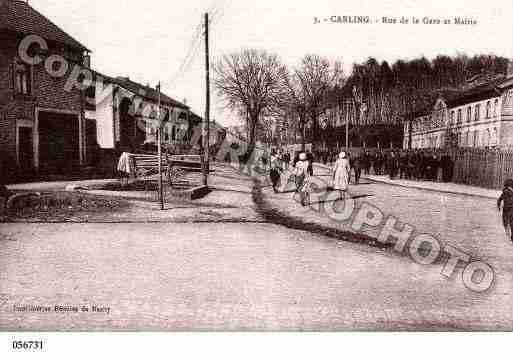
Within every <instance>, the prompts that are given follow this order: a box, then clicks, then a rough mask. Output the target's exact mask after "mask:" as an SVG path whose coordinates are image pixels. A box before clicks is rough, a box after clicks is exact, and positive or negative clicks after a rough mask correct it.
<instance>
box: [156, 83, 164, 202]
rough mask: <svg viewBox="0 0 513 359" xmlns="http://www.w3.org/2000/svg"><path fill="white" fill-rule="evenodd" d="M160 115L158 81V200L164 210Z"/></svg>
mask: <svg viewBox="0 0 513 359" xmlns="http://www.w3.org/2000/svg"><path fill="white" fill-rule="evenodd" d="M161 120H162V119H161V116H160V81H159V85H158V109H157V124H158V126H159V127H158V129H157V147H158V153H159V154H158V156H159V202H160V210H161V211H163V210H164V187H163V183H162V126H163V124H162V123H161Z"/></svg>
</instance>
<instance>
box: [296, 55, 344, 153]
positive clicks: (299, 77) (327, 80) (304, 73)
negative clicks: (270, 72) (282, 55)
mask: <svg viewBox="0 0 513 359" xmlns="http://www.w3.org/2000/svg"><path fill="white" fill-rule="evenodd" d="M343 82H344V72H343V70H342V64H341V63H340V62H338V61H336V62H334V63H333V64H332V63H331V62H330V60H328V59H327V58H324V57H320V56H318V55H306V56H305V57H304V58H303V60H302V61H301V64H300V66H299V67H298V68H296V69H295V70H294V72H293V74H292V79H291V81H289V84H290V85H292V86H288V88H289V93H292V94H293V96H292V97H293V99H294V102H295V106H294V107H295V109H296V112H297V113H298V117H299V121H300V122H301V125H302V126H300V127H301V129H302V131H303V133H302V136H303V144H304V142H305V139H304V130H305V126H306V125H307V124H308V123H310V124H311V126H312V135H313V139H314V141H313V142H315V140H318V137H319V136H318V135H319V117H320V115H321V114H322V113H324V111H325V110H326V107H327V106H328V98H329V95H330V91H332V89H333V88H334V87H336V86H341V84H342V83H343ZM291 87H292V91H290V90H291Z"/></svg>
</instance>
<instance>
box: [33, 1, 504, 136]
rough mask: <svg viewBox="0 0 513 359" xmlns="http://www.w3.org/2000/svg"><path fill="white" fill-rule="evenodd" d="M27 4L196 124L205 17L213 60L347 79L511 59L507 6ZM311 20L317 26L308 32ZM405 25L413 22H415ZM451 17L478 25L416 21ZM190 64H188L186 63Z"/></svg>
mask: <svg viewBox="0 0 513 359" xmlns="http://www.w3.org/2000/svg"><path fill="white" fill-rule="evenodd" d="M29 2H30V4H31V5H32V6H33V7H34V8H36V9H37V10H38V11H40V12H41V13H43V14H44V15H45V16H47V17H48V18H50V19H51V20H52V21H53V22H55V23H56V24H57V25H59V26H60V27H62V28H63V29H64V30H65V31H67V32H68V33H70V34H71V35H72V36H74V37H75V38H76V39H77V40H79V41H80V42H81V43H83V44H84V45H85V46H86V47H88V48H89V49H91V50H92V65H93V67H94V68H95V69H96V70H98V71H100V72H102V73H104V74H106V75H109V76H128V77H130V79H132V80H134V81H137V82H141V83H143V84H150V85H152V86H155V85H156V84H157V83H158V82H159V81H161V82H162V90H163V92H165V93H166V94H168V95H170V96H171V97H173V98H175V99H177V100H180V101H183V100H184V99H185V100H186V101H187V104H188V105H189V106H190V107H191V108H192V110H193V111H194V112H196V113H197V114H199V115H201V116H203V115H204V113H205V100H204V99H205V88H206V85H205V72H204V68H205V55H204V47H203V46H204V45H203V42H202V28H201V24H202V21H203V14H204V13H205V12H209V13H210V14H211V16H212V24H211V26H210V27H211V32H210V48H211V62H216V61H217V59H219V58H220V57H221V56H222V55H223V54H229V53H232V52H236V51H239V50H241V49H242V48H257V49H265V50H268V51H272V52H275V53H277V54H278V55H279V56H280V58H281V59H282V61H283V62H284V63H286V64H287V65H289V66H291V67H293V66H296V65H297V64H298V63H299V62H300V60H301V58H302V57H303V56H304V55H306V54H311V53H314V54H319V55H322V56H326V57H329V58H330V59H332V60H338V61H341V62H342V63H343V64H344V68H345V70H346V72H347V73H349V72H350V70H351V65H352V64H353V63H355V62H361V61H364V60H366V59H367V58H368V57H375V58H376V59H377V60H378V61H383V60H387V61H389V62H394V61H396V60H397V59H408V58H413V57H418V56H426V57H427V58H433V57H435V56H436V55H438V54H444V55H456V54H458V53H466V54H468V55H470V56H471V55H474V54H479V53H493V54H496V55H500V56H505V57H508V58H513V17H512V15H511V14H513V2H512V1H511V0H509V1H497V0H495V1H492V0H490V1H482V0H479V1H474V0H472V1H471V0H450V1H449V0H430V1H418V0H395V1H391V0H388V1H352V2H349V1H342V0H337V1H325V0H315V1H298V0H296V1H283V0H281V1H278V0H257V1H250V0H244V1H237V0H218V1H213V0H186V1H176V0H171V1H169V0H168V1H165V0H146V1H128V0H108V1H106V0H61V1H58V2H57V1H55V0H30V1H29ZM333 16H334V18H333V19H334V20H337V16H341V17H342V16H368V17H369V18H370V21H371V23H369V24H354V23H353V24H347V23H345V24H343V23H338V22H333V21H332V17H333ZM314 17H317V18H319V19H320V23H317V24H315V23H314ZM383 17H387V18H395V19H397V21H398V22H399V20H400V19H401V17H404V18H406V19H408V20H409V23H408V24H401V23H395V24H390V23H384V22H383V19H382V18H383ZM412 17H415V18H417V19H419V20H420V23H419V24H412V23H411V22H412ZM454 17H460V18H467V19H471V20H474V21H477V24H475V25H455V24H450V25H446V24H424V23H423V19H424V18H429V19H440V20H442V21H443V19H454ZM325 19H326V20H327V21H324V20H325ZM452 22H454V20H452ZM195 35H196V36H195ZM194 40H195V41H194ZM193 45H195V46H193ZM191 49H192V51H189V50H191ZM188 53H189V54H190V55H191V56H187V54H188ZM187 58H189V59H191V61H185V60H186V59H187ZM183 64H186V65H187V66H183ZM212 95H213V96H212V113H211V118H214V119H215V120H216V121H218V122H220V123H222V124H224V125H226V126H230V125H236V124H238V120H239V119H238V118H237V117H236V116H235V115H234V114H232V113H230V112H229V111H227V110H225V109H223V103H222V100H221V99H220V98H219V97H218V96H217V94H216V92H215V89H212Z"/></svg>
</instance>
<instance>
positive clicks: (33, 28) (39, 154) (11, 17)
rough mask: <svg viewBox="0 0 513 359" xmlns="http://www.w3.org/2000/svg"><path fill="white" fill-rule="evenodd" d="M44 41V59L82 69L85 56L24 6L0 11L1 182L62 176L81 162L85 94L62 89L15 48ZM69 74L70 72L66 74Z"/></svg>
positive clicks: (11, 1) (7, 4)
mask: <svg viewBox="0 0 513 359" xmlns="http://www.w3.org/2000/svg"><path fill="white" fill-rule="evenodd" d="M28 35H37V36H39V37H40V38H42V39H44V41H45V42H46V44H47V47H48V49H47V50H45V53H46V55H47V56H48V55H50V54H52V55H58V56H61V57H62V58H65V59H66V60H67V61H69V62H70V63H74V64H84V63H86V62H87V61H88V58H89V50H88V49H87V48H86V47H85V46H84V45H82V44H80V43H79V42H78V41H76V40H75V39H74V38H72V37H71V36H70V35H68V34H67V33H66V32H64V31H63V30H61V29H60V28H59V27H57V26H56V25H54V24H53V23H52V22H51V21H50V20H48V19H47V18H46V17H44V16H43V15H42V14H40V13H39V12H37V11H36V10H35V9H33V8H32V7H31V6H30V5H29V4H27V3H26V2H24V1H18V0H7V1H4V2H2V5H1V6H0V147H1V148H2V150H1V152H0V155H1V157H0V162H1V163H0V165H1V166H2V171H3V178H4V179H5V178H10V177H18V176H27V175H30V174H31V173H33V172H43V173H45V172H54V173H55V172H66V171H72V170H73V169H74V168H77V167H80V165H82V164H83V163H84V162H85V137H86V135H85V126H84V112H83V111H84V109H83V92H82V91H80V90H78V89H76V88H72V89H67V88H66V78H65V76H63V77H53V76H51V75H50V74H49V73H48V71H47V70H46V69H45V64H44V63H43V62H41V63H39V64H28V63H27V62H26V61H23V60H22V59H21V58H20V51H19V47H20V44H21V43H22V41H23V40H24V39H25V38H26V36H28ZM70 71H71V69H70Z"/></svg>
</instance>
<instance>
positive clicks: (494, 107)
mask: <svg viewBox="0 0 513 359" xmlns="http://www.w3.org/2000/svg"><path fill="white" fill-rule="evenodd" d="M498 111H499V100H495V103H494V104H493V117H497V112H498Z"/></svg>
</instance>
